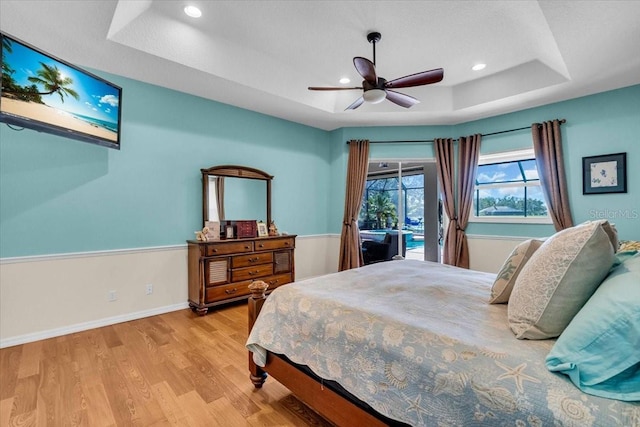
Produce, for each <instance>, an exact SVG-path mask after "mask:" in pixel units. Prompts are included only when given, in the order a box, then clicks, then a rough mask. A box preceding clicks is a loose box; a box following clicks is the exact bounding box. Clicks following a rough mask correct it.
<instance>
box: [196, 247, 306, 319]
mask: <svg viewBox="0 0 640 427" xmlns="http://www.w3.org/2000/svg"><path fill="white" fill-rule="evenodd" d="M295 242H296V236H295V235H286V236H277V237H256V238H250V239H229V240H219V241H214V242H201V241H195V240H188V241H187V243H188V247H189V306H190V307H191V309H192V310H194V311H195V312H197V313H198V314H200V315H204V314H206V313H207V310H208V309H209V307H213V306H216V305H220V304H224V303H227V302H231V301H239V300H243V299H247V297H248V295H249V294H250V292H249V288H248V286H249V284H250V283H251V282H253V281H254V280H262V281H264V282H266V283H268V284H269V291H272V290H273V289H275V288H277V287H278V286H280V285H284V284H286V283H290V282H293V281H294V280H295V262H294V250H295Z"/></svg>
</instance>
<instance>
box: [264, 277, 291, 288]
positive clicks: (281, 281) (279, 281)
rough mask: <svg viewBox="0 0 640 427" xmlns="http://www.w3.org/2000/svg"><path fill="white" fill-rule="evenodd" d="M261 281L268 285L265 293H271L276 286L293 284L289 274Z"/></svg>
mask: <svg viewBox="0 0 640 427" xmlns="http://www.w3.org/2000/svg"><path fill="white" fill-rule="evenodd" d="M262 280H263V281H264V282H265V283H268V284H269V288H268V289H267V291H272V290H274V289H275V288H277V287H278V286H281V285H286V284H287V283H291V282H293V277H292V276H291V273H288V274H278V275H275V276H272V277H267V278H265V279H262Z"/></svg>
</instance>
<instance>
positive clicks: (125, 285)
mask: <svg viewBox="0 0 640 427" xmlns="http://www.w3.org/2000/svg"><path fill="white" fill-rule="evenodd" d="M339 241H340V238H339V236H337V235H314V236H298V238H297V239H296V251H295V258H296V278H297V279H304V278H307V277H311V276H319V275H322V274H327V273H331V272H335V271H337V269H338V253H339V251H338V245H339ZM147 284H153V293H152V294H151V295H146V292H145V291H146V286H147ZM111 291H115V293H116V297H117V299H116V300H115V301H109V298H108V296H109V293H110V292H111ZM187 299H188V296H187V248H186V245H176V246H169V247H157V248H143V249H129V250H115V251H100V252H89V253H76V254H63V255H46V256H33V257H20V258H4V259H1V260H0V348H4V347H10V346H13V345H18V344H23V343H27V342H32V341H37V340H41V339H46V338H51V337H56V336H60V335H66V334H69V333H73V332H78V331H83V330H87V329H92V328H97V327H101V326H106V325H111V324H115V323H119V322H126V321H129V320H134V319H139V318H142V317H147V316H153V315H156V314H160V313H166V312H169V311H174V310H181V309H186V308H188V302H187Z"/></svg>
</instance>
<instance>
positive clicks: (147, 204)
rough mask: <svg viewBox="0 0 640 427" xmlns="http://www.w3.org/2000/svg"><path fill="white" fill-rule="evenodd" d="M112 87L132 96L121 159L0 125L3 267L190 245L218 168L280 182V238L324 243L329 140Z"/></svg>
mask: <svg viewBox="0 0 640 427" xmlns="http://www.w3.org/2000/svg"><path fill="white" fill-rule="evenodd" d="M103 75H104V74H103ZM104 77H105V78H107V79H109V80H111V81H113V82H114V83H116V84H118V85H120V86H122V87H123V99H122V121H123V124H122V149H121V150H120V151H117V150H112V149H107V148H104V147H100V146H95V145H91V144H87V143H84V142H79V141H75V140H71V139H66V138H62V137H58V136H53V135H48V134H44V133H38V132H35V131H32V130H29V129H25V130H23V131H14V130H11V129H10V128H8V127H7V126H5V125H0V235H1V237H2V238H1V239H0V257H15V256H28V255H41V254H58V253H73V252H85V251H96V250H109V249H124V248H142V247H151V246H164V245H175V244H182V243H184V242H185V240H186V239H190V238H193V237H194V231H195V230H197V229H199V228H201V227H202V222H201V217H202V208H201V206H202V205H201V183H200V169H201V168H205V167H210V166H214V165H218V164H242V165H246V166H251V167H254V168H258V169H262V170H264V171H266V172H268V173H270V174H272V175H274V177H275V178H274V180H273V212H272V216H273V219H274V220H275V221H276V223H277V225H278V226H279V228H280V230H281V231H289V232H290V233H304V234H320V233H326V231H327V215H326V212H325V210H324V204H323V203H322V202H321V200H322V199H326V195H327V194H328V193H329V192H330V188H329V182H328V181H327V179H326V177H327V176H329V174H330V157H329V156H330V147H329V145H328V144H327V132H325V131H322V130H318V129H314V128H311V127H308V126H303V125H300V124H296V123H292V122H288V121H285V120H281V119H277V118H273V117H270V116H266V115H262V114H258V113H254V112H250V111H247V110H242V109H239V108H235V107H231V106H228V105H224V104H220V103H216V102H213V101H209V100H205V99H203V98H198V97H195V96H191V95H187V94H184V93H180V92H176V91H172V90H168V89H165V88H161V87H157V86H153V85H149V84H145V83H141V82H138V81H133V80H129V79H124V78H121V77H117V76H112V75H104ZM319 199H320V200H319ZM319 206H321V207H322V209H319V208H318V207H319Z"/></svg>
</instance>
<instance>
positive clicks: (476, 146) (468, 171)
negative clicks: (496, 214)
mask: <svg viewBox="0 0 640 427" xmlns="http://www.w3.org/2000/svg"><path fill="white" fill-rule="evenodd" d="M481 139H482V135H480V134H475V135H473V136H468V137H461V138H460V139H459V140H458V192H457V193H458V194H457V196H458V198H457V207H458V224H457V227H456V240H455V241H456V251H455V253H456V259H455V264H454V265H456V266H458V267H463V268H469V245H468V243H467V234H466V233H465V230H466V228H467V224H468V223H469V213H470V212H471V205H472V203H473V191H474V188H475V181H476V171H477V170H478V157H479V156H480V141H481Z"/></svg>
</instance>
